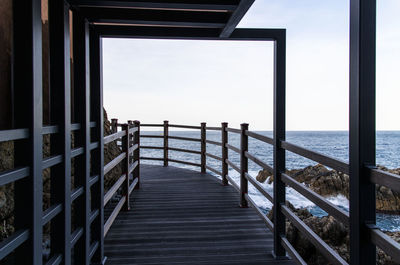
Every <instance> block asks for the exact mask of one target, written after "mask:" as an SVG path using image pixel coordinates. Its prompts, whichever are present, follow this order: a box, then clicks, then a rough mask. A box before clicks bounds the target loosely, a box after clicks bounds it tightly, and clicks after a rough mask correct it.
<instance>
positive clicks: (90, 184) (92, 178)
mask: <svg viewBox="0 0 400 265" xmlns="http://www.w3.org/2000/svg"><path fill="white" fill-rule="evenodd" d="M97 181H99V176H92V177H90V179H89V187H91V186H93V185H94V184H95V183H96V182H97Z"/></svg>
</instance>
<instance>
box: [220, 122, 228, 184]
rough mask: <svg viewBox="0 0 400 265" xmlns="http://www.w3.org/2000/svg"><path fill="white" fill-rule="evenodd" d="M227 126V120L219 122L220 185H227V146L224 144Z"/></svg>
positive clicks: (226, 140) (226, 137)
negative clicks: (220, 144)
mask: <svg viewBox="0 0 400 265" xmlns="http://www.w3.org/2000/svg"><path fill="white" fill-rule="evenodd" d="M226 128H228V123H227V122H222V123H221V134H222V135H221V142H222V185H224V186H226V185H228V179H227V178H226V177H227V175H228V162H227V161H226V160H228V147H226V144H227V143H228V131H227V130H226Z"/></svg>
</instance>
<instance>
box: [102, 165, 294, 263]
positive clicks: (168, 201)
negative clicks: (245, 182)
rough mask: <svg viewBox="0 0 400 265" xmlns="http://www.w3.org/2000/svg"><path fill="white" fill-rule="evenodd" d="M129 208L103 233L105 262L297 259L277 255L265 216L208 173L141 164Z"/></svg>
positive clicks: (221, 261) (271, 261)
mask: <svg viewBox="0 0 400 265" xmlns="http://www.w3.org/2000/svg"><path fill="white" fill-rule="evenodd" d="M131 208H132V209H131V211H129V212H121V213H120V214H119V215H118V217H117V219H116V221H115V223H114V224H113V226H112V227H111V229H110V231H109V233H108V235H107V237H106V238H105V255H106V256H107V258H108V260H107V264H110V265H111V264H294V262H293V261H291V260H286V261H282V260H274V259H273V257H272V255H271V252H272V249H273V235H272V233H271V232H269V231H268V229H267V228H266V227H265V224H264V223H263V221H262V220H261V219H260V218H259V217H258V215H257V214H256V212H255V211H254V210H253V209H251V208H240V207H239V196H238V194H237V192H236V191H235V190H234V189H233V187H232V186H228V187H224V186H222V185H221V184H220V182H218V181H216V178H214V177H213V176H211V175H209V174H201V173H199V172H196V171H192V170H187V169H181V168H176V167H171V166H170V167H162V166H150V165H142V166H141V188H140V190H138V191H137V192H136V191H135V192H134V193H133V196H132V197H131Z"/></svg>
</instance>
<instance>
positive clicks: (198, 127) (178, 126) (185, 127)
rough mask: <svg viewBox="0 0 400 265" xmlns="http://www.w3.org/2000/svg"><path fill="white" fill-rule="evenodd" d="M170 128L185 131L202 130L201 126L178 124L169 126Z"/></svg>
mask: <svg viewBox="0 0 400 265" xmlns="http://www.w3.org/2000/svg"><path fill="white" fill-rule="evenodd" d="M168 127H174V128H183V129H201V126H192V125H177V124H168Z"/></svg>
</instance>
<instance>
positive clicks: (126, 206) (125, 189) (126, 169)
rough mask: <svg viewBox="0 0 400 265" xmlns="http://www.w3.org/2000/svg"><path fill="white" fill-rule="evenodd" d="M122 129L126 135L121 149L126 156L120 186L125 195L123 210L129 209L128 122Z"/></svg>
mask: <svg viewBox="0 0 400 265" xmlns="http://www.w3.org/2000/svg"><path fill="white" fill-rule="evenodd" d="M122 130H124V131H125V133H126V135H125V136H124V137H122V151H123V152H125V154H126V158H125V160H124V161H125V163H124V170H123V172H124V174H125V182H124V185H123V188H122V192H123V196H125V198H126V201H125V204H124V208H123V209H124V211H129V208H130V207H129V165H130V162H129V160H130V156H129V145H130V135H129V124H123V125H122Z"/></svg>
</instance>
